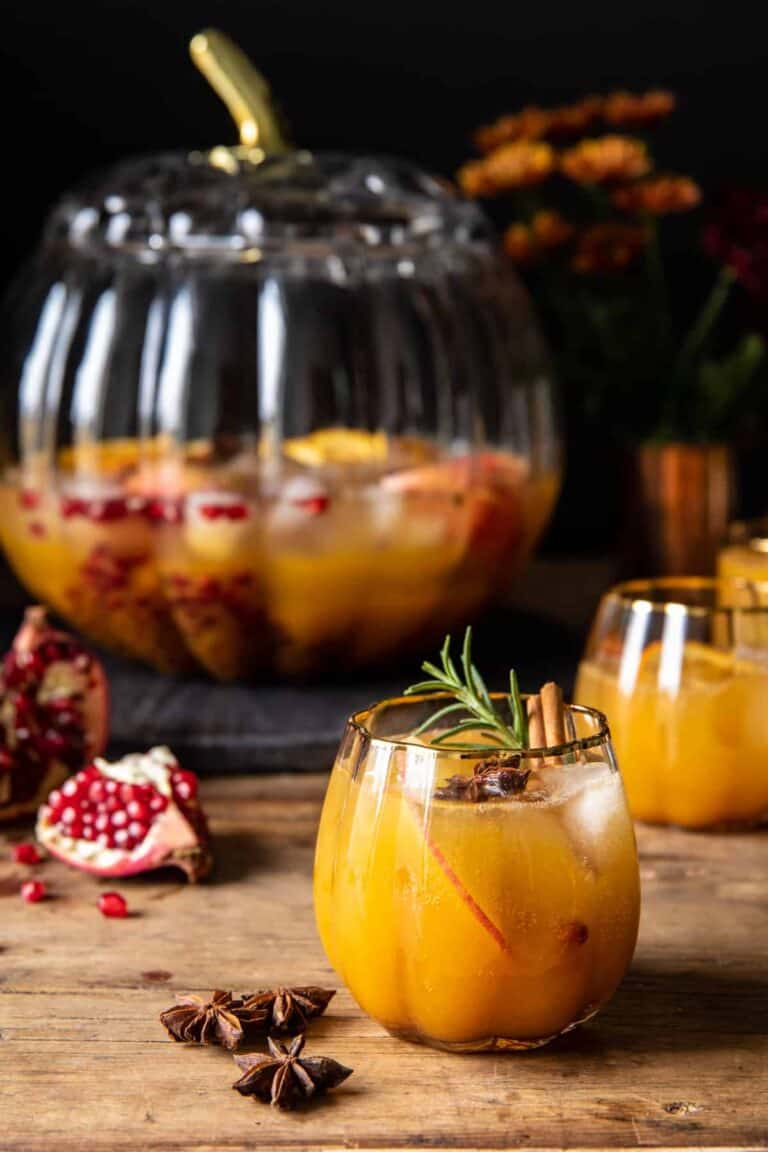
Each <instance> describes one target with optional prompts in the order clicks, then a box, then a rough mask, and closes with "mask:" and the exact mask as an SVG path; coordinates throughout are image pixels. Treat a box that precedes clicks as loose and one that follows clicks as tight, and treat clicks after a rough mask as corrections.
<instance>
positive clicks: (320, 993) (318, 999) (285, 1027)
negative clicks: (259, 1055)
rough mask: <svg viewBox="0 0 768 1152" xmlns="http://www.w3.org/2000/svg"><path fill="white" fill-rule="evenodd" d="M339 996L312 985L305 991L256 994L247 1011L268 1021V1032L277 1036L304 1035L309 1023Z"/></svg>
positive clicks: (277, 989) (331, 990)
mask: <svg viewBox="0 0 768 1152" xmlns="http://www.w3.org/2000/svg"><path fill="white" fill-rule="evenodd" d="M335 995H336V992H335V990H334V989H328V988H318V987H316V986H315V985H308V986H307V987H304V988H273V989H272V990H271V991H268V990H264V991H261V992H255V993H254V994H253V995H252V996H249V997H248V998H247V1000H246V1001H245V1005H246V1007H247V1008H249V1009H252V1010H253V1011H254V1012H256V1013H260V1012H264V1013H265V1014H266V1017H267V1024H266V1030H267V1031H268V1032H270V1033H272V1034H273V1035H274V1034H275V1033H278V1034H282V1035H289V1036H290V1035H294V1034H295V1033H296V1032H303V1031H304V1029H305V1028H306V1026H307V1022H308V1021H309V1020H311V1019H313V1018H314V1017H315V1016H322V1014H323V1012H325V1010H326V1008H327V1007H328V1005H329V1003H330V1002H331V1000H332V999H333V997H334V996H335Z"/></svg>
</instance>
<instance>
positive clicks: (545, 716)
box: [527, 680, 568, 759]
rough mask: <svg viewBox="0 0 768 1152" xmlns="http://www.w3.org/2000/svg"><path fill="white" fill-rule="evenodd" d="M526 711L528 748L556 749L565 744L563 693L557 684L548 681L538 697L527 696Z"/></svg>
mask: <svg viewBox="0 0 768 1152" xmlns="http://www.w3.org/2000/svg"><path fill="white" fill-rule="evenodd" d="M527 711H528V744H529V747H531V748H556V747H558V745H560V744H565V743H567V739H568V738H567V736H566V731H565V709H564V708H563V693H562V691H561V690H560V688H559V686H558V685H557V684H555V683H554V682H553V681H551V680H550V681H548V683H546V684H545V685H544V686H543V687H542V689H541V691H540V692H539V693H538V695H536V696H529V697H528V703H527ZM549 759H551V758H549Z"/></svg>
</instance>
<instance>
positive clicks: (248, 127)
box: [189, 28, 288, 154]
mask: <svg viewBox="0 0 768 1152" xmlns="http://www.w3.org/2000/svg"><path fill="white" fill-rule="evenodd" d="M189 54H190V56H191V57H192V60H193V62H194V63H195V65H196V66H197V67H198V68H199V69H200V71H201V72H202V74H203V76H205V78H206V80H207V81H208V83H209V84H210V85H211V87H212V88H213V90H214V92H216V94H217V95H218V96H220V97H221V99H222V100H223V101H224V103H225V104H226V106H227V109H228V110H229V113H230V115H231V116H232V119H233V120H234V121H235V124H237V128H238V131H239V133H240V143H241V144H242V145H243V147H245V148H260V149H261V150H262V152H264V153H265V154H268V153H270V152H285V151H287V149H288V144H287V142H286V140H285V138H284V136H283V134H282V132H281V130H280V126H279V124H278V120H277V116H276V114H275V109H274V107H273V105H272V97H271V93H270V90H269V84H268V83H267V81H266V80H265V79H264V77H263V76H262V75H261V73H260V72H259V71H258V70H257V69H256V68H254V66H253V64H252V63H251V61H250V60H249V59H248V57H247V56H246V55H245V53H244V52H242V51H241V50H240V49H239V48H238V46H237V44H235V43H234V41H232V40H230V38H229V36H225V35H224V33H223V32H219V31H218V30H217V29H216V28H206V29H205V31H204V32H198V34H197V35H196V36H193V38H192V40H191V41H190V44H189Z"/></svg>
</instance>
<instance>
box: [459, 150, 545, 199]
mask: <svg viewBox="0 0 768 1152" xmlns="http://www.w3.org/2000/svg"><path fill="white" fill-rule="evenodd" d="M554 167H555V155H554V152H553V151H552V149H551V147H550V146H549V144H545V143H543V142H534V141H531V140H515V141H513V142H512V143H511V144H504V145H502V147H501V148H497V149H496V150H495V151H494V152H491V153H490V155H488V156H485V157H484V158H483V159H482V160H470V162H469V163H468V164H465V165H464V167H463V168H462V169H460V171H459V174H458V180H459V184H460V185H461V187H462V189H463V190H464V192H466V194H467V195H468V196H492V195H493V194H494V193H496V192H503V191H505V190H506V189H511V188H526V187H529V186H530V185H532V184H541V182H542V181H543V180H546V179H547V177H548V176H549V175H550V173H551V172H552V171H553V169H554Z"/></svg>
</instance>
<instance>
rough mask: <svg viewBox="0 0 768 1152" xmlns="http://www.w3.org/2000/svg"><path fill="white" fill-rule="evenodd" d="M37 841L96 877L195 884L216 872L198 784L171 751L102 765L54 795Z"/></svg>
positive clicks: (43, 810)
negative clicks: (149, 875) (170, 870)
mask: <svg viewBox="0 0 768 1152" xmlns="http://www.w3.org/2000/svg"><path fill="white" fill-rule="evenodd" d="M37 838H38V840H39V841H40V843H41V844H43V845H44V846H45V848H46V849H47V850H48V851H49V852H50V854H51V855H52V856H57V857H58V858H59V859H60V860H63V861H64V862H65V863H66V864H71V865H72V866H73V867H74V868H80V869H82V871H84V872H92V873H93V874H94V875H96V876H135V875H137V874H138V873H139V872H150V871H152V870H153V869H155V868H165V867H174V868H180V869H181V870H182V871H183V872H185V873H186V875H187V877H188V878H189V879H190V880H191V881H193V882H194V881H196V880H201V879H202V878H203V877H204V876H206V875H207V874H208V872H209V871H210V867H211V853H210V849H209V845H208V825H207V823H206V820H205V815H204V813H203V810H202V808H201V807H200V803H199V801H198V797H197V777H196V776H195V774H194V773H193V772H187V771H185V770H184V769H183V768H182V767H181V766H180V765H179V762H178V760H177V759H176V757H175V756H174V755H173V753H172V752H171V751H170V749H169V748H151V749H150V750H149V752H147V753H134V754H132V755H130V756H124V757H123V759H122V760H117V761H115V762H114V763H109V762H108V761H107V760H101V759H97V760H95V761H94V762H93V764H90V765H89V766H88V767H87V768H84V769H83V770H82V771H81V772H78V773H77V775H76V776H73V777H72V778H71V779H69V780H67V782H66V783H65V784H64V785H63V787H62V788H61V789H55V790H54V791H53V792H51V794H50V796H49V797H48V800H47V802H46V803H45V804H44V805H43V806H42V807H41V809H40V812H39V815H38V821H37Z"/></svg>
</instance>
